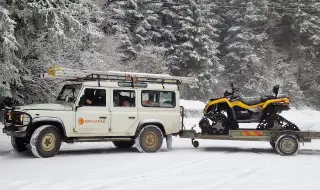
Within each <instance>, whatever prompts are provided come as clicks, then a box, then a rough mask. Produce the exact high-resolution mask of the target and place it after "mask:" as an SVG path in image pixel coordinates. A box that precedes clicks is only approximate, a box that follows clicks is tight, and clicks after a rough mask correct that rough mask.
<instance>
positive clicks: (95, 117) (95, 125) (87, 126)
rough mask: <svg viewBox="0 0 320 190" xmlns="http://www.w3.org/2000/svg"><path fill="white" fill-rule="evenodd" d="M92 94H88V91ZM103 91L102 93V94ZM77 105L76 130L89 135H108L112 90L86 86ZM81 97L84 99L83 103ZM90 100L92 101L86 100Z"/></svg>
mask: <svg viewBox="0 0 320 190" xmlns="http://www.w3.org/2000/svg"><path fill="white" fill-rule="evenodd" d="M89 91H90V92H91V93H92V94H89V95H88V94H86V92H89ZM100 93H101V94H100ZM101 95H102V96H101ZM80 97H81V98H80V99H79V100H78V102H77V104H76V105H79V104H80V105H81V104H83V103H84V104H83V105H81V107H78V108H77V110H76V113H75V131H76V133H78V134H87V135H88V136H90V135H92V136H106V135H107V134H108V133H109V129H110V112H109V104H110V103H109V99H110V98H107V97H110V92H109V89H108V88H105V87H84V88H83V90H82V94H81V95H80ZM81 99H83V101H82V103H81V101H80V100H81ZM86 100H90V101H86Z"/></svg>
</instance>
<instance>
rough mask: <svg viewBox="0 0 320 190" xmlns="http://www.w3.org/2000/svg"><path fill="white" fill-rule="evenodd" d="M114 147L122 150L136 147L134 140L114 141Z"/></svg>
mask: <svg viewBox="0 0 320 190" xmlns="http://www.w3.org/2000/svg"><path fill="white" fill-rule="evenodd" d="M112 143H113V145H114V146H115V147H117V148H120V149H127V148H131V147H132V146H133V145H134V143H135V142H134V140H132V141H113V142H112Z"/></svg>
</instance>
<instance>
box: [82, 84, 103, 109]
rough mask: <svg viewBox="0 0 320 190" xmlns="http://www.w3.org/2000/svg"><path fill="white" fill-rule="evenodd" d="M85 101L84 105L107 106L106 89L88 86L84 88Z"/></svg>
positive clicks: (83, 97)
mask: <svg viewBox="0 0 320 190" xmlns="http://www.w3.org/2000/svg"><path fill="white" fill-rule="evenodd" d="M81 98H82V99H83V100H80V101H83V102H84V105H83V106H101V107H105V106H106V100H107V98H106V90H105V89H95V88H86V89H85V90H84V95H83V96H82V97H81Z"/></svg>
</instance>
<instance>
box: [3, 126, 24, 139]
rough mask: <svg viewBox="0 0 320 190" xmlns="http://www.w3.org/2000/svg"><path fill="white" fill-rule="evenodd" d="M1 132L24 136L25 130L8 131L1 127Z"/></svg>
mask: <svg viewBox="0 0 320 190" xmlns="http://www.w3.org/2000/svg"><path fill="white" fill-rule="evenodd" d="M2 132H3V133H4V134H7V135H9V136H15V137H25V136H26V131H9V130H8V129H7V128H3V129H2Z"/></svg>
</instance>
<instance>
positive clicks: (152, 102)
mask: <svg viewBox="0 0 320 190" xmlns="http://www.w3.org/2000/svg"><path fill="white" fill-rule="evenodd" d="M141 99H142V106H144V107H162V108H174V107H175V106H176V97H175V93H174V92H167V91H150V90H143V91H142V92H141Z"/></svg>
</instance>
